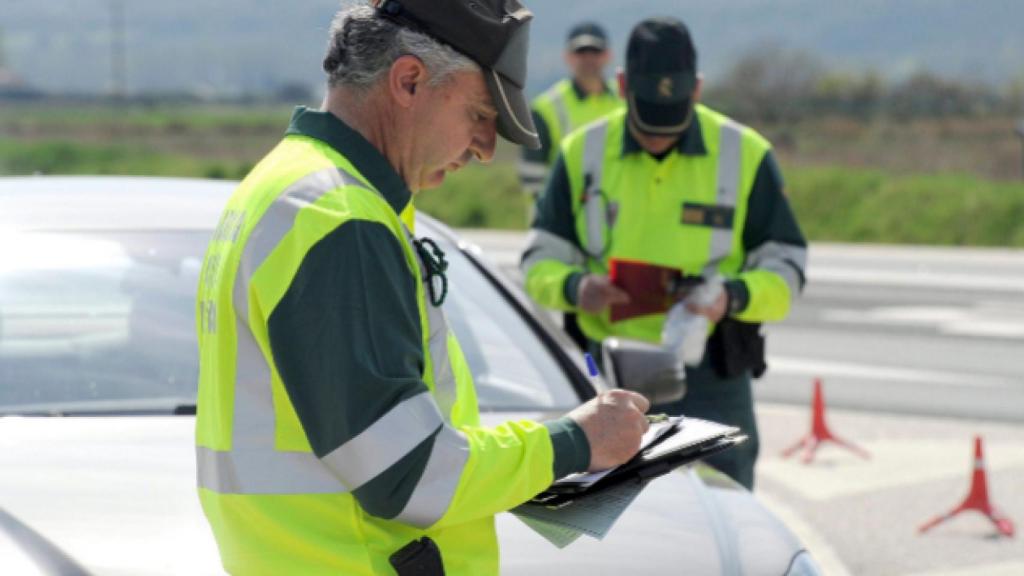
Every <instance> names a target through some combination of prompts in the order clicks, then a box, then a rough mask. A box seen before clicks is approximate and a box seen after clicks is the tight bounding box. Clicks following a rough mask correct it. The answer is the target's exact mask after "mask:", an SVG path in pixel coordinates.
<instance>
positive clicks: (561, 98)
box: [551, 90, 572, 150]
mask: <svg viewBox="0 0 1024 576" xmlns="http://www.w3.org/2000/svg"><path fill="white" fill-rule="evenodd" d="M565 94H566V93H565V91H563V90H559V91H558V92H555V93H554V94H553V95H552V96H551V103H552V104H553V105H554V107H555V116H557V117H558V135H559V137H560V138H565V137H566V136H567V135H568V134H569V132H570V131H571V129H572V126H570V125H569V109H568V108H567V107H566V105H565ZM559 144H561V142H557V141H555V139H554V138H552V139H551V149H552V150H558V146H559Z"/></svg>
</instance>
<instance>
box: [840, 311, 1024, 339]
mask: <svg viewBox="0 0 1024 576" xmlns="http://www.w3.org/2000/svg"><path fill="white" fill-rule="evenodd" d="M821 319H822V320H824V321H826V322H836V323H842V324H859V325H883V326H927V327H931V328H933V329H934V330H935V331H936V332H939V333H942V334H950V335H959V336H980V337H990V338H1010V339H1021V338H1024V308H1020V307H1018V306H1000V307H995V306H989V305H984V304H982V305H978V306H973V307H954V306H883V307H877V308H870V309H867V310H850V309H832V310H825V311H823V312H822V313H821Z"/></svg>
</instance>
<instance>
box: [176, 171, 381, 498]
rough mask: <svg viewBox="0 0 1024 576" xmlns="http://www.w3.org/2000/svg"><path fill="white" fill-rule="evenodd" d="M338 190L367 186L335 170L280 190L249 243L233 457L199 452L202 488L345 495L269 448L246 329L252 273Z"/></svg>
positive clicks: (261, 363)
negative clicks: (307, 212)
mask: <svg viewBox="0 0 1024 576" xmlns="http://www.w3.org/2000/svg"><path fill="white" fill-rule="evenodd" d="M342 186H360V187H363V188H365V186H364V185H363V184H362V182H360V181H359V180H358V179H357V178H356V177H355V176H352V175H351V174H348V173H347V172H345V171H343V170H342V169H340V168H329V169H326V170H321V171H318V172H314V173H312V174H309V175H307V176H305V177H303V178H300V179H299V180H297V181H296V182H295V183H293V184H292V185H291V186H289V187H287V188H285V189H284V190H283V191H282V192H281V194H280V195H278V197H277V198H275V199H274V202H273V203H272V204H271V205H270V206H269V207H268V208H267V210H266V211H265V212H264V213H263V215H262V216H261V217H260V220H259V222H257V224H256V226H255V227H254V228H253V231H252V233H250V235H249V238H248V239H247V240H246V244H245V248H244V249H243V251H242V257H241V261H240V262H239V265H238V270H237V271H236V272H235V283H234V285H233V286H232V300H233V303H234V308H235V342H236V355H235V387H234V405H233V410H232V415H233V416H232V426H231V450H230V451H216V450H212V449H210V448H207V447H205V446H197V447H196V458H197V473H198V481H199V486H200V488H207V489H209V490H213V491H215V492H219V493H222V494H296V493H306V494H323V493H339V492H342V493H343V492H346V491H347V489H346V488H345V486H344V485H343V484H341V482H340V481H339V480H338V479H337V478H336V477H334V476H333V475H332V474H331V473H330V471H329V470H328V469H327V468H326V467H324V466H323V464H322V463H321V462H320V461H319V460H318V459H317V458H316V456H315V455H314V454H312V453H311V452H284V451H278V450H275V449H274V433H275V414H274V398H273V389H272V383H271V373H270V366H269V364H268V363H267V360H266V358H265V357H264V355H263V352H262V350H260V347H259V345H258V344H257V343H256V339H255V337H254V336H253V334H252V331H251V330H250V329H249V286H250V283H251V281H252V276H253V274H255V273H256V270H258V269H259V267H260V266H262V265H263V263H264V262H265V261H266V259H267V258H268V257H269V256H270V253H271V252H272V251H273V250H274V248H275V247H276V246H277V245H278V244H279V243H280V242H281V240H282V239H284V237H285V235H286V234H287V233H288V232H289V231H290V230H291V229H292V228H293V227H294V225H295V217H296V216H297V215H298V213H299V210H300V209H301V208H303V207H304V206H307V205H309V204H311V203H313V202H316V200H318V199H319V198H320V197H322V196H323V195H324V194H326V193H327V192H330V191H331V190H335V189H337V188H340V187H342Z"/></svg>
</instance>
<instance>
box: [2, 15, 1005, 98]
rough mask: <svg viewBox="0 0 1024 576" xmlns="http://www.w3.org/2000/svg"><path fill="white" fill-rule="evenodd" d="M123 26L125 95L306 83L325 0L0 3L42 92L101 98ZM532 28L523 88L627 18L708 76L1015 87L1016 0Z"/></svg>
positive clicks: (8, 39) (319, 49)
mask: <svg viewBox="0 0 1024 576" xmlns="http://www.w3.org/2000/svg"><path fill="white" fill-rule="evenodd" d="M119 1H120V2H121V3H122V4H123V5H124V6H125V16H126V35H125V44H126V52H127V55H126V72H127V73H126V84H127V87H128V90H129V91H130V92H136V93H137V92H156V91H173V92H189V93H197V94H207V95H211V96H220V95H244V94H252V93H266V92H268V91H272V90H276V89H278V88H280V87H281V86H283V85H288V84H295V83H304V84H309V85H314V86H319V85H320V84H321V83H322V74H321V73H320V72H319V63H320V60H321V58H322V53H323V48H324V45H325V42H326V33H327V27H328V24H329V22H330V18H331V16H332V15H333V13H334V11H335V10H336V9H337V7H338V5H339V3H338V1H337V0H299V1H292V2H282V1H276V2H273V1H269V0H244V1H243V0H176V1H175V2H153V1H130V0H46V1H40V0H4V8H3V9H2V10H0V31H2V35H0V38H2V39H3V42H4V44H5V46H4V48H5V50H2V52H4V53H5V54H6V59H7V63H8V65H9V67H10V68H11V69H12V70H14V71H15V72H16V73H17V74H18V75H19V76H21V77H22V78H24V79H25V80H26V82H28V83H29V84H32V85H34V86H37V87H39V88H42V89H44V90H48V91H54V92H66V91H75V92H86V93H102V92H105V91H107V90H109V89H110V87H111V38H112V36H111V33H110V29H111V26H110V21H111V18H110V6H112V5H116V4H117V3H118V2H119ZM526 3H527V4H529V5H530V7H531V8H532V9H533V10H534V12H535V14H536V15H537V19H536V23H535V25H534V28H533V47H532V55H531V64H530V65H531V84H530V89H531V91H538V90H540V89H541V88H542V87H543V86H545V85H546V84H548V83H550V82H551V81H553V80H554V79H556V78H557V77H558V76H559V75H560V74H561V69H562V63H561V54H560V53H561V47H562V42H563V40H564V34H565V31H566V29H567V28H568V27H569V26H570V25H571V24H572V23H574V22H575V21H577V20H581V19H594V20H597V21H599V22H603V23H605V24H606V25H607V27H608V28H609V30H610V31H611V33H612V35H613V38H614V43H615V47H616V48H617V49H619V50H620V52H621V49H622V48H623V47H624V43H625V40H626V37H627V35H628V33H629V30H630V29H631V28H632V26H633V25H634V24H635V23H636V21H638V20H639V19H640V18H642V17H645V16H649V15H659V14H671V15H675V16H678V17H680V18H682V19H683V20H685V21H686V22H687V23H688V24H689V25H690V27H691V29H692V31H693V34H694V36H695V38H696V41H697V44H698V50H699V52H700V60H701V66H702V68H703V69H704V71H705V72H706V74H707V76H708V78H709V79H710V80H711V81H712V82H713V81H714V79H715V78H716V77H718V76H720V75H721V74H723V73H724V72H725V71H726V70H727V69H728V68H729V66H730V64H731V63H732V62H734V61H735V60H736V59H737V58H738V57H739V56H740V55H742V54H743V53H744V52H747V51H749V50H751V49H753V48H754V47H756V46H759V45H763V44H765V43H773V44H776V45H782V46H784V47H786V48H789V49H793V50H803V51H806V52H808V53H811V54H813V55H815V56H816V57H817V58H819V59H820V60H821V61H823V62H824V63H825V64H826V65H827V66H830V67H834V68H838V69H844V70H845V69H849V70H863V69H873V70H877V71H878V72H880V73H882V74H883V75H885V76H888V77H896V78H898V77H902V76H905V75H907V74H909V73H912V72H915V71H918V70H925V69H926V70H931V71H934V72H937V73H940V74H945V75H953V76H958V77H963V78H966V79H970V80H977V81H982V82H987V83H993V84H998V83H1002V82H1003V81H1006V80H1008V79H1011V78H1020V77H1021V76H1024V66H1022V64H1021V63H1022V61H1024V32H1022V31H1021V30H1022V28H1021V27H1022V23H1024V2H1022V1H1020V0H974V1H971V2H965V1H963V0H856V1H855V2H832V1H821V0H727V1H718V2H708V1H706V0H701V1H697V0H533V1H532V2H531V1H530V0H526Z"/></svg>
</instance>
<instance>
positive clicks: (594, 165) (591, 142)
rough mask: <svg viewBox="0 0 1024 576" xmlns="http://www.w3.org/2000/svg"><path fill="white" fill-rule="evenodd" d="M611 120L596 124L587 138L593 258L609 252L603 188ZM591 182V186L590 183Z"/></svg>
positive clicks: (586, 193)
mask: <svg viewBox="0 0 1024 576" xmlns="http://www.w3.org/2000/svg"><path fill="white" fill-rule="evenodd" d="M607 135H608V121H607V120H603V121H599V122H597V123H595V124H592V125H591V126H590V127H589V128H588V129H587V132H586V134H585V139H584V142H583V186H584V189H583V198H582V202H583V215H584V218H586V224H587V239H586V249H587V255H588V256H590V257H591V258H596V259H601V256H602V255H603V254H604V252H605V241H604V226H605V216H606V214H605V205H604V194H603V193H602V192H601V184H602V179H603V177H604V152H605V150H604V148H605V140H607ZM588 184H589V186H588Z"/></svg>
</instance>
